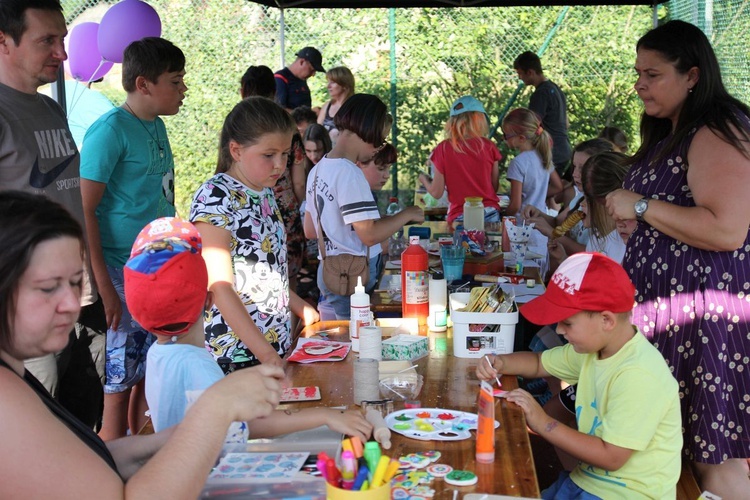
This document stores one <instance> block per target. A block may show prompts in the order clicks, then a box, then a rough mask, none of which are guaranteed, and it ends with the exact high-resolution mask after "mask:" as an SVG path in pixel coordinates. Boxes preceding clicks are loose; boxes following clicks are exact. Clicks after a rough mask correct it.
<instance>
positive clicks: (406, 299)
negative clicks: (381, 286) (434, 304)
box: [401, 236, 430, 326]
mask: <svg viewBox="0 0 750 500" xmlns="http://www.w3.org/2000/svg"><path fill="white" fill-rule="evenodd" d="M428 267H429V266H428V263H427V251H426V250H425V249H424V248H422V246H421V245H420V244H419V236H411V237H409V246H408V247H407V248H406V250H404V251H403V253H402V254H401V294H402V299H401V316H403V317H404V318H417V319H418V320H419V325H420V326H422V325H426V324H427V316H429V314H430V301H429V298H430V289H429V281H428V279H429V277H428V274H427V269H428Z"/></svg>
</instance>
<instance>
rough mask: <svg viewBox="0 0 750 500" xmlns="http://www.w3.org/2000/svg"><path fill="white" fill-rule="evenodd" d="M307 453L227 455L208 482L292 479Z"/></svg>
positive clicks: (305, 458)
mask: <svg viewBox="0 0 750 500" xmlns="http://www.w3.org/2000/svg"><path fill="white" fill-rule="evenodd" d="M308 455H310V454H309V453H307V452H297V453H227V454H226V455H224V457H223V458H222V459H221V461H220V462H219V464H218V465H217V466H216V467H215V468H214V470H213V471H212V472H211V475H209V476H208V480H209V481H215V480H228V479H229V480H232V481H233V482H235V481H237V482H242V481H248V482H259V481H264V480H270V481H278V480H280V479H289V478H292V477H293V476H294V475H295V474H296V473H297V472H299V470H300V469H302V466H303V465H304V463H305V460H307V457H308Z"/></svg>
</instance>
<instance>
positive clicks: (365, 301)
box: [349, 276, 372, 352]
mask: <svg viewBox="0 0 750 500" xmlns="http://www.w3.org/2000/svg"><path fill="white" fill-rule="evenodd" d="M349 304H350V309H349V310H350V319H349V337H350V338H351V341H352V350H353V351H354V352H359V329H360V328H362V327H363V326H370V324H371V323H372V314H371V313H370V296H369V295H367V294H366V293H365V287H364V285H362V277H361V276H359V277H357V286H355V287H354V293H353V294H352V296H351V297H349Z"/></svg>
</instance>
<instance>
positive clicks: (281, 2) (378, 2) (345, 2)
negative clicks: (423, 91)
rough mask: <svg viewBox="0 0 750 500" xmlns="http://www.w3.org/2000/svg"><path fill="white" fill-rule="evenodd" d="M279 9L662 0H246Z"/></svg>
mask: <svg viewBox="0 0 750 500" xmlns="http://www.w3.org/2000/svg"><path fill="white" fill-rule="evenodd" d="M250 1H252V2H255V3H259V4H262V5H267V6H269V7H277V8H280V9H291V8H297V9H331V8H359V9H365V8H390V7H401V8H407V7H538V6H553V5H656V4H660V3H665V1H666V0H630V1H627V0H610V1H603V0H593V1H587V0H574V1H570V0H545V1H543V2H540V1H539V0H250Z"/></svg>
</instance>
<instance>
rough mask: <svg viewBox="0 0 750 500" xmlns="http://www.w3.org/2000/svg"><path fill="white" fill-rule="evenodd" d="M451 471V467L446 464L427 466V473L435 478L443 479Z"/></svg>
mask: <svg viewBox="0 0 750 500" xmlns="http://www.w3.org/2000/svg"><path fill="white" fill-rule="evenodd" d="M451 471H453V467H451V466H450V465H447V464H432V465H428V466H427V472H429V473H430V475H432V476H435V477H445V476H447V475H448V474H450V472H451Z"/></svg>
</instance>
